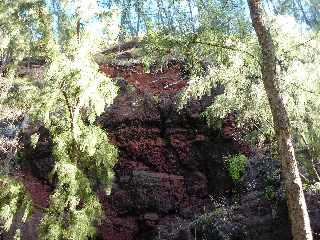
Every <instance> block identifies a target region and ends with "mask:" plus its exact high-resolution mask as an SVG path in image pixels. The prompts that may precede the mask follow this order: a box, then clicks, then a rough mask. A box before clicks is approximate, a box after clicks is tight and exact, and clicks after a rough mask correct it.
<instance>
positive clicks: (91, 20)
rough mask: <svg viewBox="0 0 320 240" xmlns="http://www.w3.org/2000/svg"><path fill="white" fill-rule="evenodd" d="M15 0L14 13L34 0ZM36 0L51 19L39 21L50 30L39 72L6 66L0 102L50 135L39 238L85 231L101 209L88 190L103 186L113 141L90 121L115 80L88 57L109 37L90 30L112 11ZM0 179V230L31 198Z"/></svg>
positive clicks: (91, 229)
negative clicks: (8, 75) (48, 187)
mask: <svg viewBox="0 0 320 240" xmlns="http://www.w3.org/2000/svg"><path fill="white" fill-rule="evenodd" d="M14 2H15V1H14ZM18 2H19V4H20V5H19V6H18V7H17V8H18V9H20V10H19V11H21V13H19V14H24V13H25V11H27V10H26V8H25V5H27V6H29V5H32V3H33V2H34V1H18ZM11 3H12V4H11ZM42 3H43V4H42V5H41V7H42V8H40V7H39V11H38V12H36V13H38V14H39V15H38V16H39V19H41V16H40V15H41V13H42V12H44V11H46V12H47V13H48V16H50V19H51V21H49V22H48V24H49V25H47V29H46V31H47V32H51V35H49V36H50V38H47V40H46V42H44V45H43V46H42V47H43V49H42V51H41V54H42V56H44V57H45V59H46V65H45V70H44V77H43V79H41V80H40V82H39V81H35V80H34V79H30V78H21V77H18V74H17V71H13V73H14V74H13V77H12V80H13V85H14V86H15V90H14V91H9V93H8V96H7V98H6V100H5V101H4V102H6V103H7V104H11V105H15V104H17V105H19V107H22V108H23V109H25V111H26V112H27V114H28V115H29V116H31V120H32V122H39V121H40V122H42V123H43V124H44V125H45V127H46V128H47V129H49V131H50V135H51V137H52V139H53V142H54V148H53V155H54V159H55V166H54V169H53V171H52V173H51V179H52V181H53V184H54V185H55V189H54V191H53V193H52V195H51V196H50V204H49V207H48V209H44V215H43V218H42V220H41V224H40V231H39V239H50V240H54V239H87V238H88V237H90V236H93V235H94V234H95V226H96V224H97V223H98V222H99V220H100V219H101V218H102V217H103V215H102V209H101V205H100V203H99V199H98V197H97V195H96V191H99V190H102V189H103V190H105V191H106V192H109V191H110V188H111V182H112V178H113V166H114V164H115V162H116V159H117V149H116V148H115V147H114V146H113V145H112V144H111V143H110V142H109V139H108V136H107V134H106V132H105V131H104V130H103V129H101V128H100V127H99V126H97V125H96V123H95V121H96V118H97V117H98V116H99V115H100V114H101V113H102V112H103V111H104V110H105V108H106V107H108V106H110V104H112V101H113V99H114V97H115V96H116V94H117V87H116V85H115V84H114V83H113V82H112V80H111V79H110V78H108V77H106V76H105V75H104V74H103V73H100V72H99V66H98V65H97V64H96V62H95V61H94V56H95V54H96V53H97V52H99V51H100V50H101V47H106V45H107V44H108V43H106V42H104V39H107V40H109V43H112V37H110V34H109V35H108V36H106V35H104V31H103V29H102V28H101V29H97V30H96V31H97V32H96V33H95V34H93V32H92V29H93V26H95V27H96V26H99V25H101V21H104V22H105V23H111V21H112V20H114V19H112V18H113V17H114V14H113V13H112V12H109V13H103V12H99V8H98V6H97V3H96V1H84V0H83V1H82V0H76V1H55V0H52V2H51V4H52V5H47V4H49V2H42ZM54 3H55V4H59V11H58V12H55V11H54V9H53V8H51V6H56V5H54ZM14 6H15V4H13V2H12V1H7V2H6V5H5V7H7V8H9V11H10V10H11V9H12V7H14ZM31 9H34V8H31ZM55 19H56V20H55ZM57 19H58V21H57ZM113 27H114V26H113ZM56 29H59V34H57V33H55V30H56ZM115 29H116V28H113V31H114V30H115ZM38 34H39V32H38V31H35V32H32V34H31V35H30V38H26V40H29V41H31V40H32V39H33V38H35V39H38V38H39V36H38ZM9 38H10V35H9ZM10 40H11V39H10ZM26 44H27V43H26ZM33 53H34V52H33ZM12 59H14V60H16V61H17V62H19V60H20V61H21V60H23V58H19V59H16V58H14V56H12ZM34 139H37V138H34ZM33 144H35V145H36V144H37V142H36V141H35V142H34V143H33ZM0 180H1V185H2V186H4V187H1V190H0V215H1V223H3V226H4V228H5V229H6V230H8V229H9V228H10V225H11V223H12V219H13V217H14V215H15V214H16V213H17V212H18V211H20V209H22V210H25V214H24V215H23V218H22V220H23V221H26V219H27V216H30V215H31V210H32V206H33V205H32V201H31V198H30V196H29V195H28V193H27V192H26V191H25V189H24V187H23V185H22V184H21V183H19V182H18V181H17V180H15V179H13V178H12V177H10V176H6V177H2V178H1V179H0ZM19 234H20V232H19V231H18V232H17V236H18V235H19Z"/></svg>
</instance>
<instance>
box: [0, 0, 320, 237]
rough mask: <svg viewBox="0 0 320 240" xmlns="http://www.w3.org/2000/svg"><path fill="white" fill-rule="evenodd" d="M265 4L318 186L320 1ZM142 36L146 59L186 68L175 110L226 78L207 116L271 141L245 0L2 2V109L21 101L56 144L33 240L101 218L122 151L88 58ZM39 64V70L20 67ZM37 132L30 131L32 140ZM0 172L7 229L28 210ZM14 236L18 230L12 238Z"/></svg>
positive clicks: (238, 163) (302, 156)
mask: <svg viewBox="0 0 320 240" xmlns="http://www.w3.org/2000/svg"><path fill="white" fill-rule="evenodd" d="M265 6H266V9H268V10H267V12H268V14H269V17H268V24H269V25H270V29H271V31H272V37H273V39H274V41H275V43H276V55H277V75H278V76H279V80H280V89H281V94H282V96H283V97H284V100H285V105H286V108H287V110H288V113H289V118H290V121H291V124H292V131H293V137H294V143H295V147H296V149H297V155H298V157H299V160H300V163H301V165H303V166H304V168H305V169H306V170H307V174H306V176H305V178H306V179H305V180H306V181H307V182H308V181H309V182H311V183H313V182H319V180H320V179H319V174H318V170H317V165H319V164H320V147H319V141H320V126H319V124H320V119H319V114H318V113H319V110H320V105H319V104H320V99H319V96H320V82H319V81H320V70H319V67H318V66H319V64H320V57H319V56H320V54H319V53H320V35H319V33H318V32H317V31H318V29H319V26H320V24H319V10H318V9H319V7H320V6H319V3H318V1H316V0H310V1H305V0H295V1H282V0H277V1H269V0H266V1H265ZM119 10H120V11H119ZM280 14H287V15H280ZM140 35H143V40H142V42H143V47H142V49H141V58H142V60H143V63H144V64H145V65H146V67H150V66H151V65H158V66H163V65H164V64H166V63H167V62H168V61H171V60H176V61H179V62H181V63H183V64H184V65H185V67H186V69H187V72H188V74H189V86H188V87H187V88H186V89H185V91H184V92H183V93H181V96H180V97H181V98H180V100H181V101H180V107H181V108H182V107H184V106H185V104H186V103H187V102H188V101H189V99H190V98H200V97H202V96H203V95H206V94H211V93H212V92H214V91H213V90H214V89H215V88H217V87H221V86H222V87H223V89H224V91H223V93H222V94H220V95H218V96H216V97H215V100H214V102H213V103H212V105H211V106H210V107H208V108H207V110H206V111H205V112H204V113H203V115H204V116H205V117H206V119H207V121H208V124H209V125H210V126H212V127H214V126H215V124H216V122H217V121H219V120H221V119H224V118H225V117H226V116H227V115H228V114H229V113H233V114H234V115H235V116H236V119H237V124H238V127H239V128H240V129H242V130H243V133H244V134H243V136H242V137H243V138H245V139H246V140H247V141H250V142H251V143H252V145H253V146H255V147H264V148H267V149H268V150H272V149H273V148H272V147H273V145H274V144H275V139H274V136H275V133H274V126H273V124H272V121H271V119H272V117H271V111H270V106H269V104H268V99H267V97H266V94H265V91H264V86H263V83H262V81H261V56H260V48H259V44H258V41H257V39H256V37H255V35H254V34H253V29H252V27H251V23H250V21H249V16H248V9H247V7H246V3H245V2H243V1H240V0H239V1H220V0H179V1H174V0H156V1H153V0H148V1H142V0H131V1H119V0H104V1H95V0H70V1H68V0H49V1H45V0H36V1H32V0H15V1H10V0H3V1H1V2H0V94H1V95H0V110H3V109H7V108H9V107H10V108H11V109H19V111H17V112H19V114H20V111H22V112H23V113H24V114H25V115H28V116H29V117H30V119H31V123H32V124H38V123H39V122H41V124H43V125H44V126H45V127H46V128H47V129H48V130H49V132H50V136H51V138H52V140H53V143H54V148H53V155H54V159H55V167H54V170H53V172H52V173H51V178H52V184H53V185H54V187H55V188H54V191H53V193H52V195H51V197H50V206H49V208H48V209H45V210H44V216H43V219H42V221H41V225H40V233H39V236H40V239H87V238H89V237H92V236H94V234H95V226H96V224H97V223H98V222H99V220H101V218H102V217H103V213H102V209H101V205H100V203H99V199H98V197H97V191H99V190H101V189H103V190H106V191H107V192H109V191H110V187H111V182H112V178H113V166H114V164H115V162H116V159H117V149H116V148H115V147H114V146H113V145H112V144H111V143H110V142H109V140H108V135H107V133H106V132H105V131H104V130H103V129H101V127H100V126H97V124H96V118H97V117H98V116H99V115H100V114H102V113H103V112H104V110H105V108H106V107H108V106H110V105H111V104H112V102H113V99H114V98H115V96H116V94H117V87H116V86H115V85H114V83H113V82H112V80H111V79H110V78H107V77H106V76H105V75H104V74H102V73H100V72H99V66H98V64H97V63H96V62H95V59H96V56H97V54H98V53H99V52H102V50H104V49H106V48H108V47H109V46H111V45H112V44H114V43H117V42H118V41H125V40H128V39H131V38H132V37H137V36H140ZM34 60H36V62H37V64H40V65H41V67H42V68H41V72H40V73H36V74H30V73H28V74H25V73H23V71H24V67H26V66H29V65H30V64H31V63H32V62H33V61H34ZM297 69H298V71H297ZM2 112H4V111H2ZM8 115H10V111H8ZM1 117H2V118H5V117H3V116H1ZM37 139H38V136H36V135H34V136H32V144H33V145H34V146H36V145H37ZM4 141H6V140H4ZM1 142H3V140H2V139H0V144H1ZM2 146H4V145H2V144H1V147H2ZM3 149H7V148H3ZM6 151H8V150H6ZM15 152H16V149H13V150H12V154H11V155H14V154H15ZM273 154H275V155H276V154H277V153H274V152H273ZM11 158H12V157H11ZM5 161H7V160H5ZM8 161H9V160H8ZM0 162H1V161H0ZM245 163H246V159H245V157H244V156H242V155H238V156H235V157H233V158H231V159H230V160H229V161H228V167H229V172H230V175H231V177H232V178H233V179H234V180H235V181H237V180H239V178H240V177H241V174H242V172H243V170H244V166H245ZM8 169H9V168H8ZM0 173H1V177H0V187H1V189H0V221H1V224H2V225H3V228H4V229H5V230H8V229H10V226H11V224H12V221H13V219H14V217H15V215H19V213H20V215H21V213H22V215H21V216H22V217H21V219H20V220H21V221H22V222H25V221H26V219H27V217H28V216H30V215H31V213H32V208H33V207H35V206H34V204H33V203H32V199H31V197H30V196H29V194H28V192H27V191H26V189H25V188H24V186H23V184H22V183H21V182H19V181H18V180H17V179H16V178H15V177H14V176H13V173H12V171H10V170H6V171H4V167H3V169H0ZM20 235H21V233H20V231H19V230H18V231H17V232H16V238H17V239H18V238H19V237H20Z"/></svg>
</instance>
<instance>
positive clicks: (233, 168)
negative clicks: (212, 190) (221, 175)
mask: <svg viewBox="0 0 320 240" xmlns="http://www.w3.org/2000/svg"><path fill="white" fill-rule="evenodd" d="M247 160H248V159H247V157H246V156H245V155H243V154H237V155H234V156H232V157H230V158H229V159H228V160H227V165H228V172H229V175H230V177H231V178H232V180H233V181H234V182H238V181H239V180H240V178H241V177H242V175H243V174H244V170H245V167H246V163H247Z"/></svg>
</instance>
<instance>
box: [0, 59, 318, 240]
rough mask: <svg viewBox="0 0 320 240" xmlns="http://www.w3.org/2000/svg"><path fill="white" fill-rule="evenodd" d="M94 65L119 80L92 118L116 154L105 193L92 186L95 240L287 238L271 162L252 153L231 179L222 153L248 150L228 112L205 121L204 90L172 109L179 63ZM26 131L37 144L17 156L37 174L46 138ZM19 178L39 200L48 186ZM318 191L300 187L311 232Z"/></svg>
mask: <svg viewBox="0 0 320 240" xmlns="http://www.w3.org/2000/svg"><path fill="white" fill-rule="evenodd" d="M101 69H102V71H104V72H105V73H106V74H107V75H109V76H112V77H114V78H117V79H118V84H119V86H120V89H121V91H120V93H119V95H118V97H117V98H116V99H115V101H114V104H113V105H112V106H111V107H110V108H109V109H108V110H107V111H106V112H105V114H103V115H102V116H101V117H100V118H99V119H98V124H99V125H100V126H102V127H103V128H105V129H106V131H107V132H108V135H109V138H110V139H111V141H112V142H113V143H114V144H115V145H116V146H117V147H118V149H119V159H118V163H117V164H116V166H115V168H114V170H115V173H116V174H115V179H114V183H113V188H112V192H111V195H109V196H106V195H105V194H104V193H100V194H99V196H100V200H101V203H102V205H103V207H104V211H105V219H104V221H103V222H102V224H101V225H100V226H98V228H97V229H98V231H97V237H96V239H100V240H101V239H103V240H149V239H150V240H151V239H152V240H153V239H157V240H169V239H170V240H191V239H210V240H226V239H227V240H273V239H281V240H289V239H291V236H290V227H289V223H288V216H287V209H286V205H285V200H284V195H283V190H282V189H281V185H280V182H281V181H280V171H279V163H278V162H277V161H273V160H271V159H265V158H263V157H262V158H258V157H253V158H251V159H250V161H249V162H248V166H247V169H246V173H245V175H244V176H243V178H242V179H241V181H240V183H238V184H237V185H234V183H232V181H231V178H230V177H229V176H228V173H227V170H226V166H225V159H226V158H227V157H228V156H230V155H231V154H235V153H238V152H241V153H244V154H246V155H247V156H249V155H250V149H248V147H247V145H246V144H244V143H243V142H239V141H235V140H234V139H235V138H237V137H234V136H236V135H237V132H236V127H235V124H234V119H233V116H232V115H230V116H229V117H228V118H227V119H226V120H225V121H224V124H223V126H222V129H220V130H219V129H217V130H213V129H209V128H208V127H207V124H206V123H205V122H204V120H203V119H202V118H201V117H200V113H201V112H202V111H203V110H204V109H205V108H206V107H207V106H208V105H209V104H210V102H211V101H212V98H209V97H205V98H203V99H201V100H200V101H190V103H189V104H188V105H187V106H186V107H185V108H184V109H182V110H181V111H178V110H177V101H178V97H177V95H178V93H179V91H181V89H182V88H183V87H185V86H186V81H184V80H183V78H182V76H181V69H180V67H179V65H175V66H171V68H170V69H167V70H166V69H164V71H162V72H153V73H152V72H151V73H144V72H143V69H142V67H140V66H131V67H117V66H102V67H101ZM168 86H171V88H170V87H168ZM34 131H36V132H39V133H40V138H39V145H38V146H37V147H36V149H31V147H30V146H29V145H30V143H29V142H28V140H27V139H25V140H24V142H25V143H26V145H25V149H26V151H25V152H26V156H25V157H26V158H27V160H28V161H29V162H30V166H31V171H32V173H33V175H34V176H37V177H38V178H40V179H42V180H43V179H46V178H47V176H48V172H49V171H50V169H52V166H53V163H54V162H53V159H52V157H51V142H50V138H49V136H48V132H46V130H45V129H43V128H41V127H40V128H38V129H33V130H32V131H31V132H30V133H29V135H30V134H32V133H33V132H34ZM27 135H28V134H27ZM237 139H238V138H237ZM23 179H25V180H24V182H25V183H26V186H27V188H28V189H29V188H30V192H31V194H32V195H33V198H34V199H35V201H36V202H39V205H40V206H42V207H46V205H47V198H48V197H47V195H48V194H49V192H50V191H51V189H50V188H48V187H47V188H46V187H45V186H44V187H43V186H42V187H41V186H38V185H37V184H38V183H37V182H36V181H35V180H34V178H32V179H31V178H26V177H24V178H23ZM30 183H32V184H30ZM34 186H36V188H37V189H39V191H38V192H35V191H34V189H35V187H34ZM43 196H46V197H43ZM318 199H319V197H317V196H315V195H307V200H308V207H309V210H310V216H311V222H312V227H313V230H314V232H315V233H320V230H319V229H320V227H319V222H320V221H319V216H320V213H319V209H320V206H319V205H320V204H319V202H320V201H319V200H318ZM40 216H41V214H40V213H37V215H35V216H34V217H33V219H31V223H32V226H26V227H25V228H24V229H25V231H24V232H26V233H27V236H33V237H30V238H28V240H29V239H30V240H32V239H37V237H36V232H35V231H36V227H35V226H36V225H37V224H38V222H39V219H40ZM29 225H30V224H29ZM317 236H319V235H316V236H315V237H317ZM0 239H1V234H0ZM315 239H317V238H315ZM318 239H319V238H318Z"/></svg>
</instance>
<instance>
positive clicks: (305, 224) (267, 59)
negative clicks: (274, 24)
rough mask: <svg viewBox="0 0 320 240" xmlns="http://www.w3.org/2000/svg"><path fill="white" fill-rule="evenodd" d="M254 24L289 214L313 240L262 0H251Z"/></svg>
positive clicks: (296, 228) (295, 229)
mask: <svg viewBox="0 0 320 240" xmlns="http://www.w3.org/2000/svg"><path fill="white" fill-rule="evenodd" d="M248 5H249V8H250V15H251V20H252V24H253V27H254V29H255V32H256V34H257V37H258V41H259V44H260V47H261V51H262V69H261V71H262V78H263V84H264V88H265V90H266V93H267V96H268V100H269V105H270V108H271V112H272V117H273V123H274V128H275V133H276V135H277V140H278V146H279V155H280V159H281V166H282V169H281V170H282V174H283V177H284V181H285V182H284V183H285V188H286V194H287V204H288V211H289V217H290V220H291V230H292V236H293V239H294V240H311V239H312V231H311V227H310V219H309V215H308V211H307V206H306V202H305V198H304V194H303V188H302V183H301V179H300V175H299V170H298V166H297V162H296V158H295V153H294V148H293V144H292V138H291V133H290V122H289V118H288V114H287V111H286V109H285V106H284V103H283V100H282V98H281V95H280V90H279V85H278V84H279V82H278V79H277V76H276V54H275V48H274V44H273V41H272V37H271V34H270V32H269V29H268V28H267V26H266V24H265V22H264V18H263V10H262V3H261V0H248Z"/></svg>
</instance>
